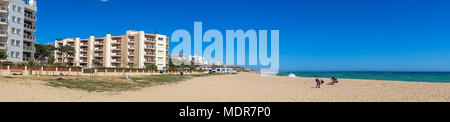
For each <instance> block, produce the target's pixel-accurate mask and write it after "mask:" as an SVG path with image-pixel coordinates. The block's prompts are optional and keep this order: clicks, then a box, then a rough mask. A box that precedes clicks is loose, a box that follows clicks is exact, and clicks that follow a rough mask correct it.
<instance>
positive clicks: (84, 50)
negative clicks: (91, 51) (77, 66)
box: [80, 49, 88, 52]
mask: <svg viewBox="0 0 450 122" xmlns="http://www.w3.org/2000/svg"><path fill="white" fill-rule="evenodd" d="M80 51H81V52H87V51H88V50H87V49H80Z"/></svg>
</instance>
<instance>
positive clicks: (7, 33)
mask: <svg viewBox="0 0 450 122" xmlns="http://www.w3.org/2000/svg"><path fill="white" fill-rule="evenodd" d="M36 11H37V7H36V1H35V0H27V1H25V0H0V50H4V51H5V52H7V54H8V58H7V59H6V61H11V62H26V61H28V60H30V59H33V58H34V53H35V48H34V45H35V43H36V38H35V33H36Z"/></svg>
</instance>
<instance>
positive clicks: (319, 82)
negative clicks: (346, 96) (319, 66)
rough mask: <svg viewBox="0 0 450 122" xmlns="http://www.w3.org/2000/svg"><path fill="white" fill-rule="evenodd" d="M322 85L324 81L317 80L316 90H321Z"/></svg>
mask: <svg viewBox="0 0 450 122" xmlns="http://www.w3.org/2000/svg"><path fill="white" fill-rule="evenodd" d="M320 84H322V81H321V80H319V79H318V78H316V88H320Z"/></svg>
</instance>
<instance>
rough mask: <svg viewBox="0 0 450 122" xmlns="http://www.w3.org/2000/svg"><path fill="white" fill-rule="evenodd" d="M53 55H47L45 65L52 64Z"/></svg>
mask: <svg viewBox="0 0 450 122" xmlns="http://www.w3.org/2000/svg"><path fill="white" fill-rule="evenodd" d="M55 60H56V59H55V56H54V55H49V56H48V58H47V65H48V64H54V63H55Z"/></svg>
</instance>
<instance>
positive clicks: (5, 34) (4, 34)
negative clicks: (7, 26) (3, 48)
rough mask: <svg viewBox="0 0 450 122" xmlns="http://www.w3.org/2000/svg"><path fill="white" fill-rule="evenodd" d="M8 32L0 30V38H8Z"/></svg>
mask: <svg viewBox="0 0 450 122" xmlns="http://www.w3.org/2000/svg"><path fill="white" fill-rule="evenodd" d="M7 35H8V30H0V36H7Z"/></svg>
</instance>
